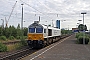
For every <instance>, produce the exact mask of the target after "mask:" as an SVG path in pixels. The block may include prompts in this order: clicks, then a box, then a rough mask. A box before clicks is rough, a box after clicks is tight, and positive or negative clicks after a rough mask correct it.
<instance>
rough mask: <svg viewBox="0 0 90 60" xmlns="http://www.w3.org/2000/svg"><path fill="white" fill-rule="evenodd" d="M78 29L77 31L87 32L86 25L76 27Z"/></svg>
mask: <svg viewBox="0 0 90 60" xmlns="http://www.w3.org/2000/svg"><path fill="white" fill-rule="evenodd" d="M78 29H79V31H83V30H85V31H87V26H86V25H83V24H80V25H79V26H78Z"/></svg>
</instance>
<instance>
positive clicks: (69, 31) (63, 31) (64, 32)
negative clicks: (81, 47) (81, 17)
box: [61, 29, 72, 34]
mask: <svg viewBox="0 0 90 60" xmlns="http://www.w3.org/2000/svg"><path fill="white" fill-rule="evenodd" d="M61 33H62V34H71V33H72V31H71V30H64V29H62V30H61Z"/></svg>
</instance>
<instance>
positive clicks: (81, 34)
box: [75, 33, 83, 38]
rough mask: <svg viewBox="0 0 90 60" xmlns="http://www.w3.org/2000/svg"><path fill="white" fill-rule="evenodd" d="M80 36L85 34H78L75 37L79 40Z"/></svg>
mask: <svg viewBox="0 0 90 60" xmlns="http://www.w3.org/2000/svg"><path fill="white" fill-rule="evenodd" d="M79 36H83V33H77V34H76V36H75V37H76V38H78V37H79Z"/></svg>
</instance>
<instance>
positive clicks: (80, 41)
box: [77, 36, 90, 44]
mask: <svg viewBox="0 0 90 60" xmlns="http://www.w3.org/2000/svg"><path fill="white" fill-rule="evenodd" d="M83 38H84V39H85V44H88V42H89V40H90V39H89V37H87V36H85V37H83V36H79V37H78V40H77V41H78V43H80V44H83Z"/></svg>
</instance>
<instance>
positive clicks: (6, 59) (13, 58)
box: [0, 47, 38, 60]
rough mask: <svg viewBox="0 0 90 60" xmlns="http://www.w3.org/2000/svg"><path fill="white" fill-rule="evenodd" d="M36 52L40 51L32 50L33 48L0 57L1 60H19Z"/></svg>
mask: <svg viewBox="0 0 90 60" xmlns="http://www.w3.org/2000/svg"><path fill="white" fill-rule="evenodd" d="M35 51H38V49H32V48H29V47H27V48H23V49H20V50H18V51H15V52H11V53H8V54H5V55H2V56H0V60H19V59H21V58H22V57H25V56H27V55H29V54H32V53H34V52H35Z"/></svg>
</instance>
